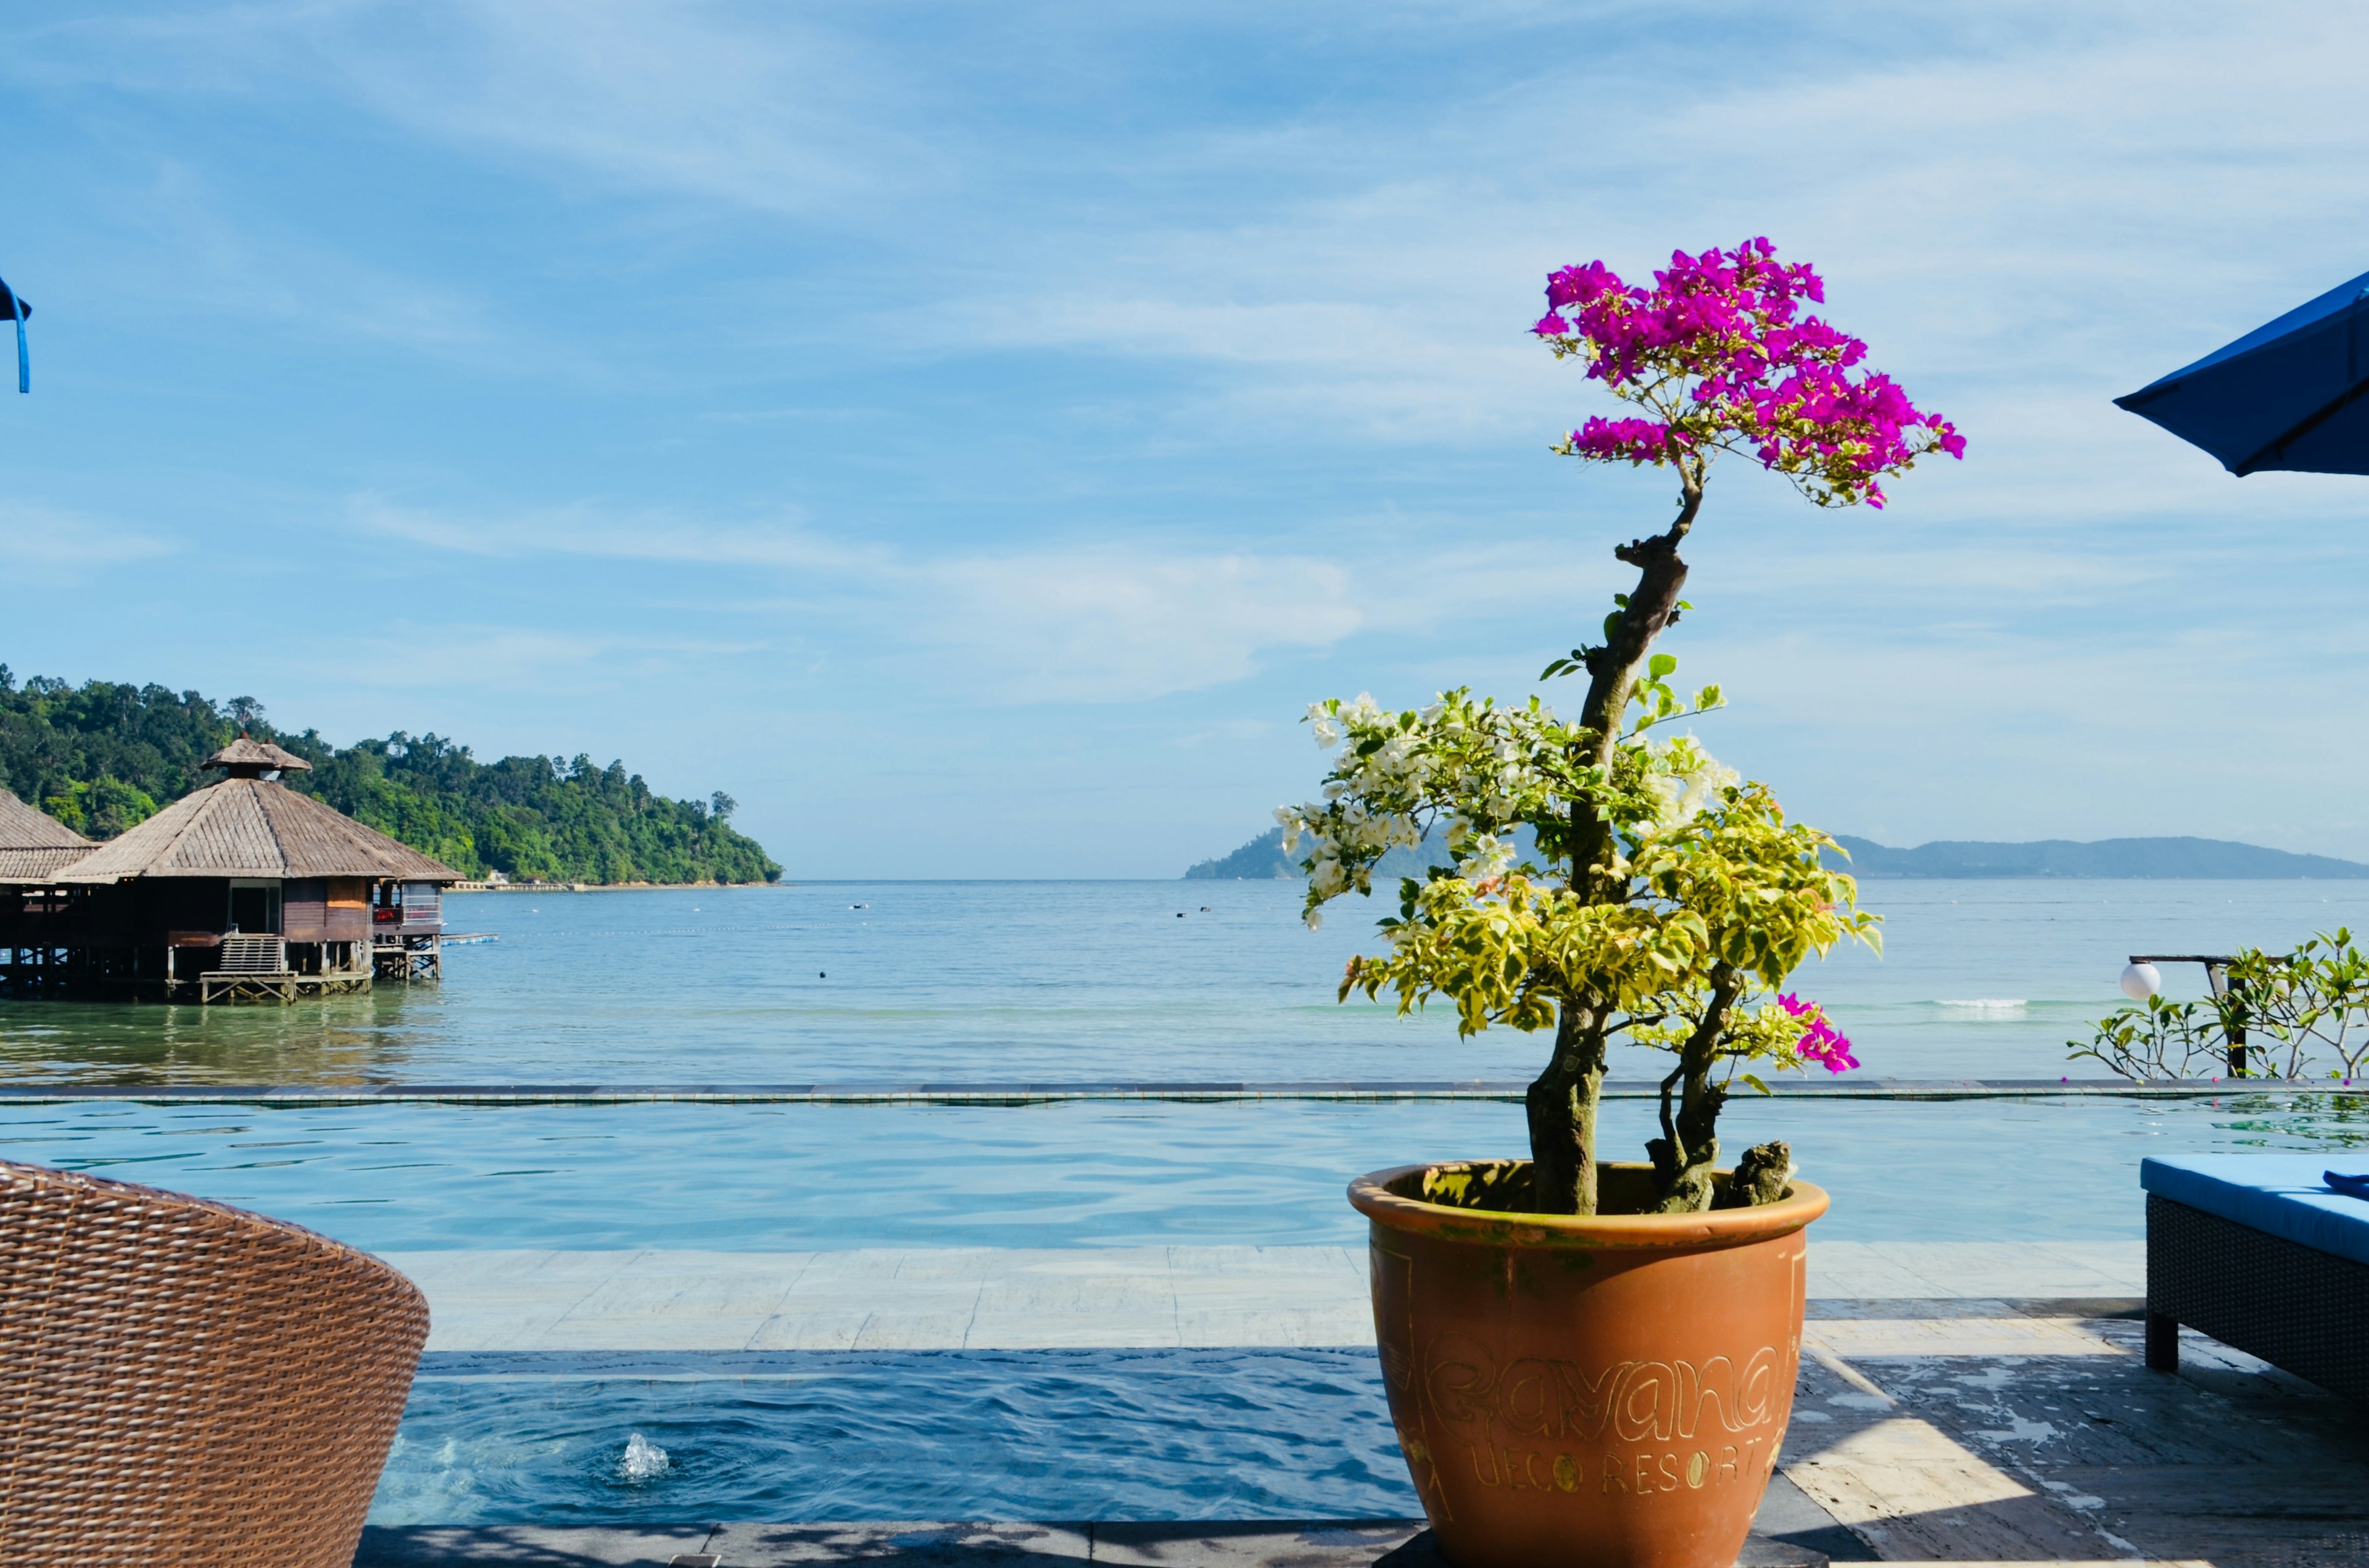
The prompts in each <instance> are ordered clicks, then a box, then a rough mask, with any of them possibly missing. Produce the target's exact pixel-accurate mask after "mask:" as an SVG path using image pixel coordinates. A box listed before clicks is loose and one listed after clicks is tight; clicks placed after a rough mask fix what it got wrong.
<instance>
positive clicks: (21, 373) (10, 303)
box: [0, 278, 33, 392]
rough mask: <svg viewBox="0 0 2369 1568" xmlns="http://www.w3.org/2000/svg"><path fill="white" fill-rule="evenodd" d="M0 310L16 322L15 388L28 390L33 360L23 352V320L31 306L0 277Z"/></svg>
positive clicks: (28, 314)
mask: <svg viewBox="0 0 2369 1568" xmlns="http://www.w3.org/2000/svg"><path fill="white" fill-rule="evenodd" d="M0 310H5V311H6V312H7V313H8V319H9V320H11V321H13V322H15V323H16V324H17V391H19V392H30V391H32V390H33V361H31V360H30V359H29V358H28V357H27V355H26V353H25V321H26V318H27V317H29V316H30V315H32V314H33V307H32V306H31V305H29V304H27V303H25V300H24V296H23V295H21V294H19V293H17V292H16V291H15V290H14V289H11V288H10V287H9V286H8V280H6V278H0Z"/></svg>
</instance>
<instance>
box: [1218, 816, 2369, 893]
mask: <svg viewBox="0 0 2369 1568" xmlns="http://www.w3.org/2000/svg"><path fill="white" fill-rule="evenodd" d="M1835 839H1836V841H1837V843H1839V844H1841V845H1842V846H1843V848H1845V849H1846V850H1848V851H1849V852H1850V858H1849V859H1848V860H1845V859H1844V858H1842V857H1841V856H1839V855H1837V856H1831V857H1829V858H1830V861H1831V864H1833V865H1834V867H1835V869H1836V870H1837V871H1848V872H1850V873H1851V874H1852V875H1854V876H1863V877H1867V878H1870V879H1874V878H1877V877H1895V876H1924V877H1951V878H1976V877H2007V876H2029V877H2116V878H2129V879H2134V880H2148V879H2168V878H2193V879H2197V880H2213V881H2237V880H2243V881H2264V882H2270V881H2289V880H2321V881H2329V880H2336V879H2340V878H2348V877H2358V876H2369V865H2363V864H2360V863H2358V862H2356V861H2350V860H2333V859H2330V858H2329V856H2327V855H2319V854H2291V853H2288V852H2287V851H2285V850H2272V849H2264V848H2262V847H2261V846H2260V845H2259V844H2239V843H2232V842H2230V841H2227V840H2225V839H2100V840H2099V841H2096V842H2095V843H2076V842H2074V841H2071V840H2068V839H2043V840H2041V841H2038V842H2035V843H2026V844H1997V843H1984V842H1979V841H1971V840H1966V841H1960V840H1942V841H1936V842H1934V843H1929V844H1918V845H1917V847H1916V848H1915V849H1905V850H1903V849H1893V848H1891V847H1890V846H1888V845H1885V844H1879V843H1877V842H1875V841H1873V840H1872V839H1854V838H1849V837H1848V836H1846V835H1844V834H1840V833H1837V834H1836V835H1835ZM1524 847H1526V848H1527V845H1525V846H1524ZM1447 858H1448V857H1447V851H1446V846H1445V845H1444V844H1442V843H1440V842H1439V836H1438V834H1437V833H1436V832H1435V833H1434V834H1433V835H1432V836H1431V837H1430V838H1428V839H1426V840H1425V841H1424V843H1423V844H1422V845H1421V846H1420V847H1418V848H1416V849H1397V850H1392V851H1391V852H1390V854H1389V855H1388V856H1386V857H1385V858H1384V859H1383V862H1382V864H1381V866H1380V867H1379V874H1380V876H1386V877H1391V878H1395V877H1400V876H1422V875H1423V872H1424V869H1425V867H1426V866H1429V865H1431V864H1435V863H1436V862H1440V863H1444V862H1445V861H1446V859H1447ZM1184 875H1185V876H1186V877H1187V878H1212V877H1214V878H1227V879H1231V878H1244V879H1248V880H1251V881H1266V880H1268V879H1270V878H1275V877H1286V878H1289V877H1297V876H1299V875H1300V871H1299V865H1298V864H1297V863H1296V862H1294V861H1293V860H1292V859H1291V858H1290V857H1289V856H1287V855H1286V854H1285V853H1283V830H1282V829H1280V828H1275V829H1270V830H1267V831H1266V832H1265V833H1262V834H1260V835H1259V836H1258V837H1257V838H1255V839H1253V840H1252V841H1250V842H1249V843H1246V844H1244V845H1243V846H1242V848H1240V849H1238V850H1236V851H1234V852H1233V853H1231V854H1227V855H1220V856H1219V858H1217V859H1215V860H1205V861H1203V862H1201V863H1200V864H1197V865H1196V866H1194V867H1193V868H1192V869H1191V870H1189V871H1187V872H1185V873H1184Z"/></svg>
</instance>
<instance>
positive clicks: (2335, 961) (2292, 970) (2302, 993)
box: [2066, 926, 2369, 1081]
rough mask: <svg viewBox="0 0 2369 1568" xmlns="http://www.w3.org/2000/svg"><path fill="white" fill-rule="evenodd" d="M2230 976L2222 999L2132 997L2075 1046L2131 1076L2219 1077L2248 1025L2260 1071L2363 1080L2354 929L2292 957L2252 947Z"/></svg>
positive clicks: (2315, 941) (2254, 1068) (2365, 973)
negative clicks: (2236, 1037) (2237, 1036)
mask: <svg viewBox="0 0 2369 1568" xmlns="http://www.w3.org/2000/svg"><path fill="white" fill-rule="evenodd" d="M2226 973H2227V979H2228V988H2227V990H2225V991H2223V992H2222V993H2221V994H2220V995H2218V996H2215V997H2211V998H2207V999H2205V1000H2203V1001H2166V1000H2165V999H2164V998H2162V997H2160V996H2151V997H2149V998H2147V999H2146V1001H2145V1002H2133V1003H2127V1004H2125V1005H2124V1006H2123V1007H2121V1008H2119V1009H2117V1010H2116V1011H2115V1012H2113V1013H2111V1014H2109V1015H2108V1016H2107V1017H2105V1018H2103V1019H2101V1020H2100V1021H2099V1024H2098V1027H2097V1030H2096V1033H2095V1034H2094V1035H2093V1036H2091V1037H2090V1038H2089V1040H2087V1041H2082V1040H2067V1041H2066V1049H2067V1050H2068V1051H2069V1052H2070V1053H2071V1054H2072V1055H2073V1056H2075V1057H2089V1058H2090V1059H2093V1060H2096V1061H2100V1062H2103V1063H2104V1064H2105V1065H2106V1066H2108V1067H2110V1068H2112V1070H2114V1071H2116V1072H2118V1073H2120V1074H2122V1075H2123V1077H2125V1078H2134V1079H2142V1080H2148V1079H2179V1078H2199V1077H2217V1076H2219V1073H2220V1071H2222V1070H2226V1062H2227V1058H2228V1051H2229V1042H2230V1040H2231V1038H2232V1037H2233V1036H2234V1034H2235V1032H2236V1031H2237V1030H2243V1031H2244V1032H2245V1036H2246V1052H2247V1059H2248V1064H2249V1070H2250V1071H2251V1072H2253V1073H2254V1074H2257V1075H2261V1076H2268V1077H2272V1078H2306V1077H2309V1076H2312V1075H2313V1074H2315V1073H2318V1072H2321V1071H2325V1072H2326V1073H2327V1074H2328V1076H2329V1077H2330V1078H2342V1079H2345V1080H2347V1081H2350V1080H2352V1079H2355V1078H2358V1077H2360V1076H2361V1072H2362V1064H2363V1060H2364V1059H2369V955H2364V954H2363V953H2362V951H2361V950H2360V948H2358V947H2357V946H2355V945H2354V944H2353V942H2352V932H2351V931H2349V930H2347V929H2346V928H2344V927H2342V926H2339V927H2338V928H2337V929H2336V930H2335V931H2333V932H2322V933H2319V934H2318V935H2317V936H2314V937H2312V938H2310V939H2309V940H2308V941H2306V942H2305V943H2304V944H2302V945H2300V946H2298V947H2296V948H2295V950H2294V951H2293V952H2291V953H2265V952H2263V951H2262V950H2261V949H2260V948H2259V947H2249V948H2247V949H2245V950H2244V951H2243V952H2240V953H2237V954H2235V955H2233V956H2231V958H2230V961H2229V965H2228V968H2227V971H2226Z"/></svg>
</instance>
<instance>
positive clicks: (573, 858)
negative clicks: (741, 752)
mask: <svg viewBox="0 0 2369 1568" xmlns="http://www.w3.org/2000/svg"><path fill="white" fill-rule="evenodd" d="M234 707H235V708H237V709H238V710H240V712H241V713H243V715H244V717H245V725H244V727H245V728H246V732H247V733H249V734H251V735H253V736H255V737H256V738H258V739H267V740H272V741H276V742H277V743H278V744H280V745H281V746H284V747H286V748H287V749H288V750H291V751H292V752H294V753H295V754H296V755H298V756H300V757H302V758H303V759H304V760H305V761H308V762H310V763H312V764H313V770H314V771H313V772H312V773H295V774H293V775H292V776H291V777H290V778H288V779H287V780H285V781H284V782H285V783H286V784H288V787H289V788H291V789H293V790H298V791H302V792H303V793H305V794H308V795H315V796H317V797H319V798H320V799H322V800H324V801H326V802H327V803H328V804H329V805H331V806H333V807H337V808H338V810H340V811H343V812H345V813H346V814H347V815H348V816H349V817H352V818H355V819H357V820H359V821H361V822H364V823H367V824H368V825H370V826H371V827H373V828H376V829H377V830H379V831H381V832H383V833H387V834H390V835H392V836H393V837H395V838H397V839H400V840H402V841H404V842H405V843H406V844H409V845H411V846H412V847H413V848H414V849H417V850H419V851H421V852H423V853H427V854H431V855H434V856H435V857H436V858H437V859H439V860H441V861H442V862H444V863H445V864H448V865H450V866H452V868H453V869H454V870H456V871H459V872H462V873H463V874H464V875H467V876H484V875H485V874H486V873H487V872H488V871H499V872H501V873H502V874H503V875H504V876H509V877H511V878H513V879H516V880H520V881H536V880H540V881H555V882H758V881H766V880H770V879H772V878H773V877H775V876H780V875H781V869H782V868H781V867H780V866H779V865H777V864H774V863H773V862H772V859H771V858H769V857H768V856H767V855H766V853H765V851H764V848H763V846H762V845H761V844H759V843H758V842H757V841H755V840H753V839H751V838H749V837H748V836H747V835H745V834H742V833H739V832H737V831H735V830H733V829H732V828H731V827H730V826H729V825H728V824H727V822H726V820H725V818H727V817H728V816H729V815H730V813H731V810H732V806H733V803H732V800H731V797H730V796H728V795H723V794H722V793H721V792H720V791H719V792H718V793H717V794H716V795H714V796H712V797H711V798H710V799H709V800H707V801H696V800H671V799H669V798H667V797H665V796H663V795H654V794H652V793H651V791H650V789H649V786H648V785H647V784H645V783H644V782H643V781H642V778H641V776H640V775H639V774H629V773H626V772H625V768H624V763H622V762H612V763H610V764H609V766H607V767H605V768H603V767H601V766H599V765H597V764H595V763H594V762H593V761H592V760H591V759H590V758H589V757H583V756H579V757H577V758H575V759H573V760H572V761H559V760H556V759H554V758H550V757H505V758H503V759H502V760H501V761H498V762H480V761H477V760H476V759H475V758H474V757H472V756H471V755H470V754H469V750H468V748H467V747H465V746H456V745H454V744H452V742H451V741H449V740H445V739H443V738H440V737H437V736H433V735H429V736H422V737H419V738H413V737H411V736H408V735H406V734H404V733H402V732H401V731H397V732H396V733H395V734H394V735H391V736H389V737H387V738H385V739H383V740H364V741H362V742H360V743H359V744H358V745H354V746H349V747H346V748H343V749H342V750H340V749H336V748H332V747H331V746H329V745H328V744H327V743H326V741H324V740H323V739H322V738H320V736H319V735H318V734H317V733H316V732H315V731H313V730H309V729H308V730H305V731H304V732H303V733H302V734H297V735H291V734H288V733H286V732H283V731H280V730H277V729H275V728H273V727H271V726H270V725H269V724H268V723H266V722H265V721H264V719H263V705H262V704H260V703H257V702H256V700H255V699H254V698H252V697H241V698H236V699H234V700H233V702H232V703H227V704H214V703H212V702H209V701H208V700H206V699H205V698H204V697H202V696H200V695H199V694H198V693H197V692H169V691H166V689H165V688H164V687H162V686H155V685H150V686H143V687H135V686H130V685H121V684H117V683H114V682H110V681H88V682H86V683H85V684H84V685H82V686H79V687H70V686H68V685H67V684H66V683H65V682H64V681H55V680H51V679H48V678H46V677H41V676H36V677H34V678H33V679H31V680H29V681H26V682H24V684H23V685H22V687H19V686H18V685H17V683H16V681H14V680H13V679H12V678H11V677H10V675H9V673H8V670H7V667H6V666H5V665H0V784H5V785H6V787H7V788H9V789H10V790H12V791H14V792H15V793H16V794H17V796H18V797H20V798H22V799H24V800H28V801H36V802H39V803H40V805H41V807H42V808H43V809H44V810H47V811H49V812H50V814H51V815H52V816H54V817H56V818H58V819H59V820H60V821H62V822H64V823H65V824H66V825H67V826H68V827H71V828H74V830H76V831H78V832H85V833H88V834H90V835H91V836H92V837H94V838H108V837H112V836H113V835H114V834H117V833H120V832H121V831H123V830H125V829H127V828H130V827H132V826H133V825H134V824H136V823H138V822H140V821H142V820H144V819H145V818H148V817H149V816H152V815H154V812H155V811H156V809H157V807H158V806H159V805H160V803H164V802H169V801H172V800H176V799H177V798H179V797H180V796H181V795H186V794H188V793H189V791H190V790H192V789H195V788H197V787H199V786H200V785H201V784H206V783H209V782H211V781H212V779H213V778H214V777H217V776H218V775H216V774H212V773H205V772H203V771H202V770H201V767H200V764H201V763H202V762H203V761H205V759H206V758H207V757H208V756H209V755H211V754H212V752H214V751H216V750H220V749H221V748H222V747H223V746H224V745H227V744H228V743H229V742H230V741H231V740H232V739H233V738H235V736H236V735H237V734H238V733H239V730H240V728H241V725H240V724H239V723H237V722H235V720H234V717H233V713H232V710H233V708H234Z"/></svg>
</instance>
